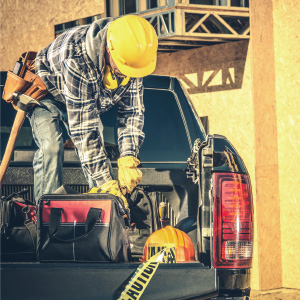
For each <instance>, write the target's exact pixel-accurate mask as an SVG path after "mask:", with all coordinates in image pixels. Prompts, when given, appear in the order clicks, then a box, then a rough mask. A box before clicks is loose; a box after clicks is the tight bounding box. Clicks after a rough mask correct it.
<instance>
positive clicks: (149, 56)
mask: <svg viewBox="0 0 300 300" xmlns="http://www.w3.org/2000/svg"><path fill="white" fill-rule="evenodd" d="M107 45H108V48H109V51H110V54H111V56H112V59H113V61H114V63H115V64H116V66H117V67H118V69H119V71H120V72H121V73H122V74H124V75H126V76H129V77H134V78H136V77H144V76H147V75H149V74H151V73H152V72H153V71H154V70H155V66H156V56H157V45H158V40H157V35H156V32H155V30H154V28H153V27H152V25H151V24H150V23H149V22H148V21H147V20H145V19H144V18H142V17H139V16H134V15H128V16H124V17H121V18H119V19H116V20H115V21H113V22H112V23H111V24H110V25H109V27H108V31H107Z"/></svg>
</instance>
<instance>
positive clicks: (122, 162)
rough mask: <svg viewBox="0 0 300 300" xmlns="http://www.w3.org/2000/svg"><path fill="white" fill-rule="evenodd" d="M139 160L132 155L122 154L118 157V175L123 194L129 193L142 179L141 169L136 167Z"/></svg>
mask: <svg viewBox="0 0 300 300" xmlns="http://www.w3.org/2000/svg"><path fill="white" fill-rule="evenodd" d="M139 164H140V161H139V160H138V159H137V158H135V157H133V156H124V157H121V158H119V159H118V167H119V172H118V177H119V182H120V188H121V190H122V193H123V195H126V193H131V192H132V191H133V189H134V188H135V187H136V186H137V185H138V184H139V183H140V181H141V180H142V176H143V174H142V171H141V170H139V169H138V168H137V166H138V165H139Z"/></svg>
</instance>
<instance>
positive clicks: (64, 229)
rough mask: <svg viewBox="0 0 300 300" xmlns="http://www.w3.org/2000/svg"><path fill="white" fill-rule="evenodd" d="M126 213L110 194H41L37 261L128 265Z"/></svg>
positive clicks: (120, 202)
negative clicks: (121, 263)
mask: <svg viewBox="0 0 300 300" xmlns="http://www.w3.org/2000/svg"><path fill="white" fill-rule="evenodd" d="M126 214H127V211H126V210H125V207H124V205H123V202H122V201H121V200H120V199H119V198H118V197H115V196H113V195H111V194H73V195H71V194H70V195H57V194H52V195H44V196H43V197H42V198H41V199H40V200H39V204H38V215H37V257H38V260H39V261H45V262H50V261H72V262H74V261H77V262H128V260H129V255H130V247H129V237H128V236H129V228H128V226H127V223H128V224H129V222H127V219H126ZM124 216H125V218H124Z"/></svg>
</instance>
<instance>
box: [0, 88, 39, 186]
mask: <svg viewBox="0 0 300 300" xmlns="http://www.w3.org/2000/svg"><path fill="white" fill-rule="evenodd" d="M13 100H19V101H18V104H17V106H18V112H17V114H16V117H15V120H14V124H13V126H12V129H11V133H10V136H9V139H8V143H7V146H6V149H5V153H4V156H3V159H2V162H1V166H0V187H1V185H2V182H3V178H4V175H5V173H6V170H7V168H8V165H9V162H10V158H11V155H12V152H13V150H14V148H15V143H16V140H17V137H18V134H19V132H20V129H21V127H22V124H23V122H24V120H25V116H26V113H27V112H28V111H29V110H30V109H31V108H32V105H33V104H37V105H39V106H43V105H42V104H41V103H40V102H38V101H37V100H36V99H34V98H32V97H29V96H27V95H24V94H21V93H13Z"/></svg>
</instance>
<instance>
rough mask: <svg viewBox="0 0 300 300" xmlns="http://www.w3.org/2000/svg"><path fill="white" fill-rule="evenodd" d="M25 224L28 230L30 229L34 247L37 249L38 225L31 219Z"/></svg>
mask: <svg viewBox="0 0 300 300" xmlns="http://www.w3.org/2000/svg"><path fill="white" fill-rule="evenodd" d="M24 225H25V226H26V228H27V230H28V231H29V233H30V237H31V240H32V243H33V246H34V249H36V236H37V233H36V225H35V224H34V223H33V222H32V220H30V219H28V220H26V221H25V222H24Z"/></svg>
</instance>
